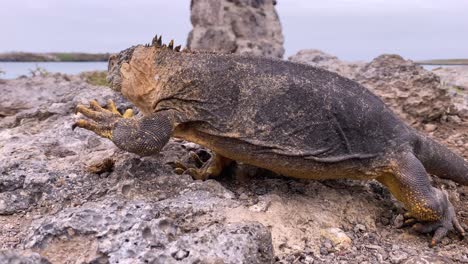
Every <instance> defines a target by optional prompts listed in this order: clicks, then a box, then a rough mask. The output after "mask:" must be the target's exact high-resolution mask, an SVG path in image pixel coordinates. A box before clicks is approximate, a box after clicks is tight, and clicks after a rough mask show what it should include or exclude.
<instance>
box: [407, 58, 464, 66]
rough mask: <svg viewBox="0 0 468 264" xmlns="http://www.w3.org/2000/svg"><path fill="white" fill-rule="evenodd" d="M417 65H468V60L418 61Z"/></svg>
mask: <svg viewBox="0 0 468 264" xmlns="http://www.w3.org/2000/svg"><path fill="white" fill-rule="evenodd" d="M416 63H417V64H424V65H468V59H437V60H423V61H417V62H416Z"/></svg>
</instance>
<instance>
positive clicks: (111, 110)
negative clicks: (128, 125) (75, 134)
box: [72, 100, 133, 139]
mask: <svg viewBox="0 0 468 264" xmlns="http://www.w3.org/2000/svg"><path fill="white" fill-rule="evenodd" d="M75 113H81V114H83V115H84V116H85V117H87V118H89V119H91V120H85V119H79V120H77V121H76V122H75V123H74V124H73V125H72V129H73V130H74V129H75V128H76V127H80V128H84V129H87V130H90V131H93V132H94V133H96V134H98V135H99V136H102V137H105V138H109V139H112V131H113V129H114V127H115V124H116V123H117V122H118V121H119V120H120V119H121V118H130V117H132V116H133V111H132V110H131V109H127V110H126V111H125V113H124V114H123V115H122V114H120V112H119V111H118V110H117V107H116V106H115V103H114V102H113V101H112V100H108V101H107V107H106V108H103V107H101V105H99V103H98V102H97V101H96V100H91V101H90V102H89V107H86V106H84V105H82V104H79V105H78V106H77V107H76V109H75Z"/></svg>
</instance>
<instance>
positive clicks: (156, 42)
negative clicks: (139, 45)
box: [151, 35, 160, 47]
mask: <svg viewBox="0 0 468 264" xmlns="http://www.w3.org/2000/svg"><path fill="white" fill-rule="evenodd" d="M151 44H152V45H153V46H155V47H158V46H160V45H159V44H158V35H156V36H154V38H153V40H152V41H151Z"/></svg>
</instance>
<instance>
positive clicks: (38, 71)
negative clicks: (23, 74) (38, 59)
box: [29, 65, 50, 77]
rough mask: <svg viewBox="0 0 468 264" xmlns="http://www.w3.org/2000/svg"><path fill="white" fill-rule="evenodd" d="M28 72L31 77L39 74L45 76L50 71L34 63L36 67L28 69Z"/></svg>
mask: <svg viewBox="0 0 468 264" xmlns="http://www.w3.org/2000/svg"><path fill="white" fill-rule="evenodd" d="M29 74H30V75H31V76H32V77H36V76H41V77H46V76H47V75H49V74H50V73H49V72H48V71H47V70H46V69H44V68H42V67H39V66H37V65H36V68H34V69H29Z"/></svg>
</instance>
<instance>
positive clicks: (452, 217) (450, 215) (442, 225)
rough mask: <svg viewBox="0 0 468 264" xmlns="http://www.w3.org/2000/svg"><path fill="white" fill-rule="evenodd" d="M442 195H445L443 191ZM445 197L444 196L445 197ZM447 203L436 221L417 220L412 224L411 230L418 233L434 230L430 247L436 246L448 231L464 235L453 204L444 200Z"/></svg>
mask: <svg viewBox="0 0 468 264" xmlns="http://www.w3.org/2000/svg"><path fill="white" fill-rule="evenodd" d="M444 195H447V194H446V193H445V192H444ZM445 198H446V197H445ZM446 201H447V202H448V203H447V204H446V206H445V210H444V213H443V216H442V217H441V218H440V220H438V221H430V222H419V223H416V224H414V225H413V227H412V228H413V230H415V231H416V232H419V233H431V232H434V235H433V236H432V240H431V243H430V246H431V247H434V246H436V245H437V244H438V243H439V242H440V241H441V240H442V238H444V237H445V236H446V235H447V234H448V232H449V231H452V230H454V231H456V232H458V234H459V235H460V236H461V237H464V236H465V230H463V227H462V226H461V225H460V222H458V219H457V216H456V214H455V210H454V208H453V205H452V204H451V203H450V202H449V201H448V199H447V200H446Z"/></svg>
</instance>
